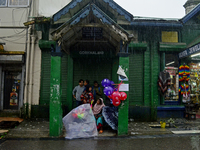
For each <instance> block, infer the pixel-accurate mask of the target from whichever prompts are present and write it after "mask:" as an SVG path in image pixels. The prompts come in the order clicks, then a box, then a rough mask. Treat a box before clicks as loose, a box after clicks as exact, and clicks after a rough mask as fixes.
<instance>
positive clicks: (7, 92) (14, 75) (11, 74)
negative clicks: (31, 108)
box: [0, 52, 25, 111]
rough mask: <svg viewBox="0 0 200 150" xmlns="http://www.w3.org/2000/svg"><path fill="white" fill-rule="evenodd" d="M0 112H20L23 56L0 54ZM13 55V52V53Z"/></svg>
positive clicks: (23, 70) (23, 69) (21, 104)
mask: <svg viewBox="0 0 200 150" xmlns="http://www.w3.org/2000/svg"><path fill="white" fill-rule="evenodd" d="M0 53H1V55H0V74H1V76H0V79H1V85H0V88H1V100H0V101H1V105H0V106H1V107H0V110H2V111H3V110H20V108H21V107H22V106H23V88H24V86H23V85H24V83H23V82H24V72H25V67H24V56H23V52H21V55H20V54H18V55H13V54H12V55H8V54H7V55H6V52H0ZM14 53H15V52H14Z"/></svg>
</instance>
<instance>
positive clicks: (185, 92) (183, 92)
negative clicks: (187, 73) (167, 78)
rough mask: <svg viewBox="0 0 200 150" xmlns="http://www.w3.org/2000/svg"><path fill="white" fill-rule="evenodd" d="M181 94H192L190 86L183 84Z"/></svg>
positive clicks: (180, 89) (180, 88)
mask: <svg viewBox="0 0 200 150" xmlns="http://www.w3.org/2000/svg"><path fill="white" fill-rule="evenodd" d="M179 92H181V95H186V94H187V95H189V94H190V89H189V85H188V84H187V83H181V84H180V87H179Z"/></svg>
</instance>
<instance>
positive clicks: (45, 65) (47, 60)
mask: <svg viewBox="0 0 200 150" xmlns="http://www.w3.org/2000/svg"><path fill="white" fill-rule="evenodd" d="M67 60H68V55H66V54H64V55H63V57H61V75H62V82H61V84H62V93H63V94H62V96H61V100H62V103H63V105H66V104H67V94H66V91H67V73H68V70H67V68H68V67H67ZM50 73H51V52H50V51H49V50H43V51H42V63H41V87H40V105H49V99H50V96H49V94H50Z"/></svg>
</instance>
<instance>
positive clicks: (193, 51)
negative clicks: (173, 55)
mask: <svg viewBox="0 0 200 150" xmlns="http://www.w3.org/2000/svg"><path fill="white" fill-rule="evenodd" d="M196 53H200V43H198V44H196V45H194V46H192V47H190V48H188V49H186V50H184V51H182V52H180V53H179V54H178V57H179V59H182V58H184V57H188V56H190V55H193V54H196Z"/></svg>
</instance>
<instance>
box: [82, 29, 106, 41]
mask: <svg viewBox="0 0 200 150" xmlns="http://www.w3.org/2000/svg"><path fill="white" fill-rule="evenodd" d="M82 38H83V39H87V40H90V39H96V40H98V39H102V38H103V28H100V27H83V28H82Z"/></svg>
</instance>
